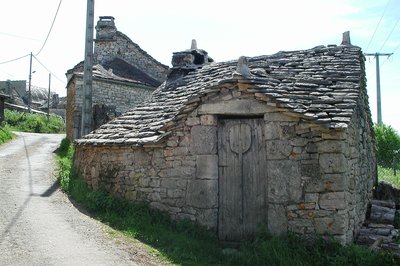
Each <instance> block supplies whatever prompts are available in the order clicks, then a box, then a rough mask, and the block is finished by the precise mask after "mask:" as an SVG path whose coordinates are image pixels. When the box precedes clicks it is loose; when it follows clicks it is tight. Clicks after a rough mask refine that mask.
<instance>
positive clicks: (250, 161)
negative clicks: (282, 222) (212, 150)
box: [218, 119, 267, 241]
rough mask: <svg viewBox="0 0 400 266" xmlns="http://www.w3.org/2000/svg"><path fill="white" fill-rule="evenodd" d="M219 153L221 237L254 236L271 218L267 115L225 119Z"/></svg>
mask: <svg viewBox="0 0 400 266" xmlns="http://www.w3.org/2000/svg"><path fill="white" fill-rule="evenodd" d="M218 155H219V162H218V167H219V184H218V185H219V210H218V235H219V238H220V240H223V241H240V240H243V239H247V238H251V237H252V236H253V235H254V234H255V233H256V232H257V230H258V229H259V228H260V226H262V225H266V222H267V217H266V214H267V203H266V200H267V196H266V191H267V189H266V186H267V179H266V155H265V141H264V137H263V119H221V120H220V121H219V126H218Z"/></svg>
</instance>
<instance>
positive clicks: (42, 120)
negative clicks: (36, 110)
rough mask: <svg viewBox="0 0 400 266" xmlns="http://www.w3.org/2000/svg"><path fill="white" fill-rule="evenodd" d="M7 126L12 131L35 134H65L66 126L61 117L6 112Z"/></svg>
mask: <svg viewBox="0 0 400 266" xmlns="http://www.w3.org/2000/svg"><path fill="white" fill-rule="evenodd" d="M4 116H5V125H8V126H9V128H10V129H11V130H14V131H22V132H34V133H63V132H64V130H65V124H64V121H63V119H62V118H61V117H60V116H55V115H50V117H47V116H46V115H41V114H29V113H19V112H16V111H10V110H5V114H4Z"/></svg>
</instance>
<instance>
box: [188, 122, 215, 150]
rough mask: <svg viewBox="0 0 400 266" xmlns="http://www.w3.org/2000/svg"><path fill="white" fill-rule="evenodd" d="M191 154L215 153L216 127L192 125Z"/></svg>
mask: <svg viewBox="0 0 400 266" xmlns="http://www.w3.org/2000/svg"><path fill="white" fill-rule="evenodd" d="M191 133H192V134H191V137H192V139H191V143H192V146H191V148H192V152H193V154H199V155H200V154H216V153H217V127H215V126H194V127H192V131H191Z"/></svg>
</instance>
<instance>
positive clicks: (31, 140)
mask: <svg viewBox="0 0 400 266" xmlns="http://www.w3.org/2000/svg"><path fill="white" fill-rule="evenodd" d="M17 134H18V137H17V138H16V139H15V140H13V141H11V142H9V143H6V144H3V145H1V146H0V265H137V264H136V263H135V262H134V261H132V260H133V259H134V257H133V256H132V253H131V251H129V250H127V247H126V246H124V247H122V246H121V245H118V244H116V242H115V239H114V238H111V237H110V236H109V235H108V234H107V233H106V232H105V229H104V225H102V224H101V223H99V222H98V221H96V220H93V219H92V218H90V217H88V216H87V215H85V214H84V213H82V212H80V211H79V210H78V209H77V208H76V207H74V206H73V205H72V204H71V202H70V201H69V199H68V198H67V197H66V196H65V195H64V194H63V193H62V192H61V191H60V190H59V188H58V186H57V183H56V178H55V175H54V169H55V162H54V153H53V152H54V150H56V148H57V147H58V146H59V144H60V142H61V139H62V138H63V137H64V135H55V134H32V133H17ZM139 264H143V263H139ZM150 264H153V263H150Z"/></svg>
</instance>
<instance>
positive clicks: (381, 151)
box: [374, 124, 400, 173]
mask: <svg viewBox="0 0 400 266" xmlns="http://www.w3.org/2000/svg"><path fill="white" fill-rule="evenodd" d="M374 131H375V136H376V144H377V160H378V165H380V166H382V167H386V168H392V169H393V170H394V173H396V168H397V166H398V164H399V162H400V136H399V134H398V133H397V132H396V130H394V129H393V128H392V127H391V126H387V125H384V124H382V125H375V126H374Z"/></svg>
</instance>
